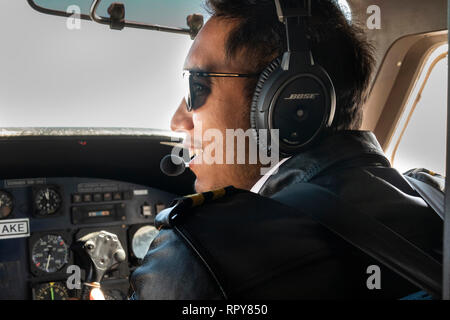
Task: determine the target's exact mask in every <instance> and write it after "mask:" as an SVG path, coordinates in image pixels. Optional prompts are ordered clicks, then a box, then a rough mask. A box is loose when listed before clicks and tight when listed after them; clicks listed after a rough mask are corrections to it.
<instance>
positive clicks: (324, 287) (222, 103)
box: [131, 0, 442, 300]
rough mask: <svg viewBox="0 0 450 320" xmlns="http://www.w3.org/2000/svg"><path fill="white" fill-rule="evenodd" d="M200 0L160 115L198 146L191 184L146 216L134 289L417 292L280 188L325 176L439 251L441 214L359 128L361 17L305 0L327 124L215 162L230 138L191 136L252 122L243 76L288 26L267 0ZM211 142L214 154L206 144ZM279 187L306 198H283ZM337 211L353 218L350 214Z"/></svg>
mask: <svg viewBox="0 0 450 320" xmlns="http://www.w3.org/2000/svg"><path fill="white" fill-rule="evenodd" d="M206 4H207V7H208V8H209V9H210V12H211V13H212V17H211V19H209V20H208V22H207V23H206V24H205V26H204V27H203V28H202V29H201V31H200V33H199V34H198V36H197V37H196V39H195V41H194V42H193V45H192V47H191V50H190V52H189V54H188V56H187V58H186V61H185V67H184V68H185V70H186V71H189V72H190V73H189V74H188V78H189V80H190V90H191V92H190V94H191V96H190V97H189V98H188V99H187V100H186V99H184V100H183V101H182V102H181V104H180V106H179V107H178V109H177V111H176V112H175V114H174V115H173V118H172V121H171V127H172V129H173V130H174V131H178V132H184V133H186V134H188V136H189V137H190V138H189V141H188V143H189V146H188V147H189V148H190V149H191V151H192V152H193V153H195V154H196V155H197V156H196V157H195V158H194V159H193V160H192V162H191V164H190V169H191V170H192V171H193V172H194V174H195V175H196V181H195V190H196V192H198V194H196V195H192V196H187V197H184V198H180V199H178V200H177V202H176V203H175V204H174V206H173V207H172V208H170V209H167V210H166V211H164V212H162V213H161V214H160V215H158V216H157V218H156V220H157V226H158V228H159V229H160V233H159V236H158V237H157V238H156V239H155V240H154V241H153V243H152V244H151V246H150V248H149V251H148V254H147V255H146V257H145V259H144V261H143V264H142V266H140V267H139V268H138V269H137V270H136V271H135V272H134V273H133V274H132V277H131V287H132V289H133V292H134V293H133V296H132V298H134V299H183V300H184V299H186V300H190V299H235V298H238V299H335V298H338V299H343V298H349V299H351V298H357V299H362V298H392V299H399V298H402V297H405V296H408V295H409V294H412V293H415V292H419V291H421V287H419V286H418V285H417V283H414V282H411V281H409V280H406V279H405V277H404V276H402V275H401V274H399V273H398V272H395V271H393V270H392V269H391V268H389V267H387V266H386V265H384V264H383V263H382V262H380V261H379V260H377V259H375V258H374V257H373V256H370V255H368V254H367V253H366V252H363V251H362V250H360V249H359V248H357V247H355V246H353V245H351V244H350V243H348V241H345V240H344V239H342V237H339V236H338V235H336V234H335V233H333V232H332V231H330V230H329V229H328V228H327V227H326V226H324V225H323V224H322V223H320V221H317V220H316V219H315V218H314V216H313V213H314V212H312V211H315V210H316V209H314V206H311V205H310V204H309V205H308V206H306V204H307V203H308V201H310V199H314V197H315V194H314V191H312V193H311V192H310V191H308V189H303V191H302V190H299V191H298V192H294V193H292V192H291V191H292V190H291V191H290V193H289V195H288V194H287V193H286V194H283V193H284V192H285V190H290V188H291V187H292V186H293V185H294V184H297V185H298V184H308V185H311V184H312V185H315V186H318V187H320V188H324V189H326V190H328V191H330V192H331V193H333V194H335V195H336V196H337V197H338V198H339V201H341V202H343V203H346V204H348V207H346V208H350V209H348V210H349V211H352V210H355V212H362V213H363V214H364V215H366V216H369V217H370V218H371V219H375V220H376V221H378V222H380V223H382V224H383V225H386V226H387V227H388V228H389V229H390V230H393V231H394V232H396V233H397V234H398V235H400V236H401V237H402V238H404V239H407V240H408V241H409V242H411V243H413V244H414V245H415V246H416V247H418V248H420V249H421V250H422V251H423V252H424V253H426V255H427V256H430V257H432V258H433V259H440V252H439V248H440V247H441V241H442V222H441V220H440V219H439V217H438V216H437V215H436V214H435V213H434V212H433V211H431V210H430V209H429V208H428V206H427V205H426V204H425V203H424V202H423V201H422V200H421V199H420V198H419V197H418V195H417V194H416V193H415V192H414V191H413V189H411V187H410V186H409V184H408V183H407V182H406V181H405V179H404V178H403V177H402V175H401V174H400V173H398V172H397V171H396V170H395V169H393V168H391V166H390V163H389V161H388V160H387V159H386V157H385V155H384V153H383V151H382V149H381V147H380V145H379V143H378V141H377V139H376V137H375V136H374V134H373V133H371V132H366V131H359V130H360V127H361V123H362V114H363V110H362V106H363V104H364V102H365V99H366V95H367V90H368V86H369V82H370V79H371V77H372V76H373V74H372V73H373V70H374V65H375V62H374V57H373V52H372V47H371V45H370V44H369V43H368V42H367V40H366V39H365V38H364V33H363V31H362V29H359V28H358V26H357V24H356V22H353V23H350V22H349V21H348V20H347V19H346V17H345V16H344V14H343V13H342V11H341V10H340V9H339V7H338V6H337V5H336V2H335V1H333V0H314V1H312V17H311V18H310V19H309V22H308V27H307V28H305V29H303V31H304V32H305V34H308V35H309V36H308V37H307V39H308V40H309V42H310V46H311V51H312V54H313V57H314V59H315V61H316V62H317V63H318V64H319V65H321V66H322V67H323V68H324V69H325V70H326V71H327V72H328V74H329V76H330V78H331V80H332V82H333V84H334V89H335V94H336V106H335V115H334V118H333V122H332V124H331V125H330V127H329V128H327V129H326V130H325V131H324V133H323V134H322V135H321V137H320V139H319V140H318V141H317V142H316V143H314V144H313V145H311V146H309V147H308V148H306V149H304V150H302V151H301V152H298V153H296V154H292V155H290V156H288V157H286V156H284V155H282V156H281V157H280V161H279V162H278V163H277V164H276V165H275V166H273V168H272V170H271V172H265V173H264V174H262V171H261V169H262V167H263V164H262V163H261V161H260V159H259V158H258V161H257V162H256V163H250V161H249V159H248V158H249V157H246V161H245V163H239V162H237V161H236V163H226V162H225V161H224V162H222V163H220V162H218V161H212V159H211V157H214V158H215V157H216V156H217V154H225V153H226V152H227V151H228V152H229V150H227V147H226V146H225V145H224V144H222V143H219V142H218V141H217V139H210V140H207V139H205V141H206V142H205V141H203V143H202V144H200V143H199V141H198V139H199V138H198V137H203V136H204V135H205V133H207V132H208V130H216V132H217V131H218V132H221V133H222V134H223V136H226V131H227V129H234V130H237V129H242V130H243V131H244V132H245V131H246V130H248V129H249V128H251V126H252V124H251V108H252V102H253V99H254V94H255V90H258V88H257V87H258V86H257V85H258V81H260V79H259V77H258V76H254V75H260V74H261V72H262V71H263V70H264V69H265V68H267V66H270V64H271V63H272V62H273V61H274V59H276V58H277V57H279V56H280V55H282V54H283V53H284V52H285V51H286V32H287V31H286V30H287V29H286V28H285V25H284V24H283V23H282V22H281V21H280V19H279V16H278V14H277V8H276V5H275V2H274V1H273V0H260V1H252V0H208V1H207V2H206ZM304 37H306V36H305V35H304ZM219 73H220V74H222V76H219ZM224 74H225V76H224ZM226 74H228V75H230V74H234V75H235V76H226ZM239 75H240V76H239ZM306 121H308V120H306ZM301 125H302V124H300V126H301ZM196 131H197V132H199V133H200V134H197V135H196V134H195V132H196ZM195 137H197V138H195ZM212 146H213V147H215V152H209V153H208V152H206V149H207V148H211V147H212ZM246 147H247V149H249V146H248V145H246ZM222 148H223V150H222ZM234 148H237V146H234ZM228 149H229V148H228ZM234 151H236V150H235V149H234ZM246 152H247V154H248V152H249V150H246ZM208 157H209V158H208ZM200 159H201V160H202V161H200ZM286 192H287V191H286ZM280 195H281V196H280ZM283 197H284V198H283ZM289 197H291V198H290V199H291V200H292V199H293V200H295V201H296V202H297V203H300V204H301V203H302V201H303V202H304V203H305V207H304V208H302V206H301V205H298V206H297V207H296V208H293V207H290V206H287V205H286V203H282V202H283V201H281V200H280V199H287V198H289ZM319 199H320V198H319ZM316 205H317V207H318V208H320V207H321V206H323V205H327V203H326V201H317V202H316ZM336 210H338V209H337V208H336ZM319 211H320V210H319ZM319 211H317V210H316V212H319ZM355 212H349V213H353V214H354V213H355ZM341 216H342V217H344V216H345V210H344V211H343V212H341V213H340V215H339V217H341ZM346 223H347V225H348V227H349V228H350V229H351V228H358V224H356V222H355V225H353V223H351V222H350V223H349V222H348V221H347V222H346ZM375 273H376V274H375Z"/></svg>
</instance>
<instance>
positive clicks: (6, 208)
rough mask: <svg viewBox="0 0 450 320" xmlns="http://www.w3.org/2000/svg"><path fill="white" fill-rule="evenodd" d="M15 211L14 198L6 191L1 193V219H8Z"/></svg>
mask: <svg viewBox="0 0 450 320" xmlns="http://www.w3.org/2000/svg"><path fill="white" fill-rule="evenodd" d="M13 209H14V200H13V197H12V196H11V195H10V194H9V193H7V192H5V191H0V219H5V218H7V217H8V216H9V215H10V214H11V213H12V211H13Z"/></svg>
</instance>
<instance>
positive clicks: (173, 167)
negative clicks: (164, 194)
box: [159, 154, 189, 177]
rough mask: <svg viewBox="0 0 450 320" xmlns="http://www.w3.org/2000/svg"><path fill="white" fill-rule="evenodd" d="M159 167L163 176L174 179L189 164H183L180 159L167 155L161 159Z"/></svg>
mask: <svg viewBox="0 0 450 320" xmlns="http://www.w3.org/2000/svg"><path fill="white" fill-rule="evenodd" d="M159 167H160V168H161V171H162V172H163V173H164V174H165V175H167V176H169V177H176V176H179V175H181V174H182V173H183V172H184V171H185V170H186V168H187V167H189V164H188V163H186V162H184V160H183V159H182V158H180V157H177V156H175V155H173V154H168V155H167V156H165V157H164V158H162V160H161V163H160V165H159Z"/></svg>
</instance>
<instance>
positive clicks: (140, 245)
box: [131, 226, 159, 259]
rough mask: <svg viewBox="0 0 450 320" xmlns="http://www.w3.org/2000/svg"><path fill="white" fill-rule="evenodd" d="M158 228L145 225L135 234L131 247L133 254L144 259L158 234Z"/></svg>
mask: <svg viewBox="0 0 450 320" xmlns="http://www.w3.org/2000/svg"><path fill="white" fill-rule="evenodd" d="M158 233H159V231H158V229H156V228H155V227H154V226H143V227H141V228H139V229H138V230H137V231H136V233H135V234H134V235H133V239H132V241H131V247H132V249H133V254H134V256H135V257H136V258H138V259H144V257H145V255H146V254H147V252H148V249H149V248H150V245H151V244H152V242H153V240H154V239H155V238H156V237H157V236H158Z"/></svg>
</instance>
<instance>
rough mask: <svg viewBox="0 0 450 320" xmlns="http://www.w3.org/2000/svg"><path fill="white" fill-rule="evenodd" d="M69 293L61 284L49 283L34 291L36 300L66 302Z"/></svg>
mask: <svg viewBox="0 0 450 320" xmlns="http://www.w3.org/2000/svg"><path fill="white" fill-rule="evenodd" d="M68 298H69V293H68V291H67V289H66V287H64V285H63V284H62V283H59V282H50V283H46V284H43V285H41V286H39V287H37V288H36V289H35V299H36V300H66V299H68Z"/></svg>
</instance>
